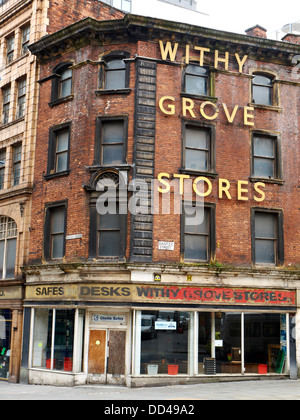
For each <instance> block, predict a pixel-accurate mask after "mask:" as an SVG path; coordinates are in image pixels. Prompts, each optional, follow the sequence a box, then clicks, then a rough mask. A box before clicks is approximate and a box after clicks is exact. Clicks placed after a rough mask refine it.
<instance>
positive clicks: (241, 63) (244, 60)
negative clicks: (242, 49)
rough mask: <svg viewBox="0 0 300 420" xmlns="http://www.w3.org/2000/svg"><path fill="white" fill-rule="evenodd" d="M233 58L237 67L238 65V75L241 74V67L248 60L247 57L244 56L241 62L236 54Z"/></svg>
mask: <svg viewBox="0 0 300 420" xmlns="http://www.w3.org/2000/svg"><path fill="white" fill-rule="evenodd" d="M235 58H236V61H237V62H238V65H239V73H243V65H244V64H245V62H246V60H247V58H248V55H244V57H243V59H242V61H241V59H240V56H239V55H238V54H237V53H235Z"/></svg>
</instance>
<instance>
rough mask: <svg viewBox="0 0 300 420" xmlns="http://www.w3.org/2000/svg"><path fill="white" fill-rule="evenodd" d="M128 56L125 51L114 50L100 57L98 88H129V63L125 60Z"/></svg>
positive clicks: (113, 89) (106, 89)
mask: <svg viewBox="0 0 300 420" xmlns="http://www.w3.org/2000/svg"><path fill="white" fill-rule="evenodd" d="M129 56H130V54H129V53H127V52H125V51H115V52H113V53H111V54H107V55H106V56H103V57H102V60H103V64H102V65H101V67H100V89H102V90H104V91H115V90H116V91H119V90H124V89H128V88H129V63H128V62H126V61H125V59H126V58H128V57H129ZM111 93H113V92H111Z"/></svg>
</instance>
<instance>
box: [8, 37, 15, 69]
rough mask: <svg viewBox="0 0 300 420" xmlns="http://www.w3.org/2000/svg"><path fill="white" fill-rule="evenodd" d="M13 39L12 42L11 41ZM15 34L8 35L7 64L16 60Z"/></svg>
mask: <svg viewBox="0 0 300 420" xmlns="http://www.w3.org/2000/svg"><path fill="white" fill-rule="evenodd" d="M10 40H12V42H10ZM15 42H16V37H15V34H14V33H12V34H10V35H8V36H7V37H6V64H10V63H12V62H13V61H14V55H15Z"/></svg>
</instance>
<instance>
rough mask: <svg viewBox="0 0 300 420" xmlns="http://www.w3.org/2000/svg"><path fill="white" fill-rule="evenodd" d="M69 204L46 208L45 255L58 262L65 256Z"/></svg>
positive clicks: (64, 203) (63, 203) (62, 203)
mask: <svg viewBox="0 0 300 420" xmlns="http://www.w3.org/2000/svg"><path fill="white" fill-rule="evenodd" d="M66 212H67V203H66V202H59V203H56V204H51V205H48V206H47V207H46V220H45V232H44V235H45V241H44V255H45V258H46V259H48V260H49V259H51V260H57V259H61V258H63V257H64V255H65V236H66V218H67V217H66Z"/></svg>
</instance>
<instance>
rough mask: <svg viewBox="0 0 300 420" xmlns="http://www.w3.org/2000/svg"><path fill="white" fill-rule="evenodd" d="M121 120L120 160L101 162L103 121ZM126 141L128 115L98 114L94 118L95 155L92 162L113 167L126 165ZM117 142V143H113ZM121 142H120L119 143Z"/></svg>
mask: <svg viewBox="0 0 300 420" xmlns="http://www.w3.org/2000/svg"><path fill="white" fill-rule="evenodd" d="M120 121H122V122H123V143H122V144H123V153H122V162H121V163H118V164H104V163H103V123H104V124H105V123H107V122H112V123H113V122H120ZM127 141H128V115H120V116H110V117H107V116H99V117H97V118H96V134H95V156H94V164H95V165H99V166H103V167H115V168H118V167H120V166H124V165H126V164H127V163H126V157H127ZM114 144H117V143H114ZM120 144H121V143H120Z"/></svg>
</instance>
